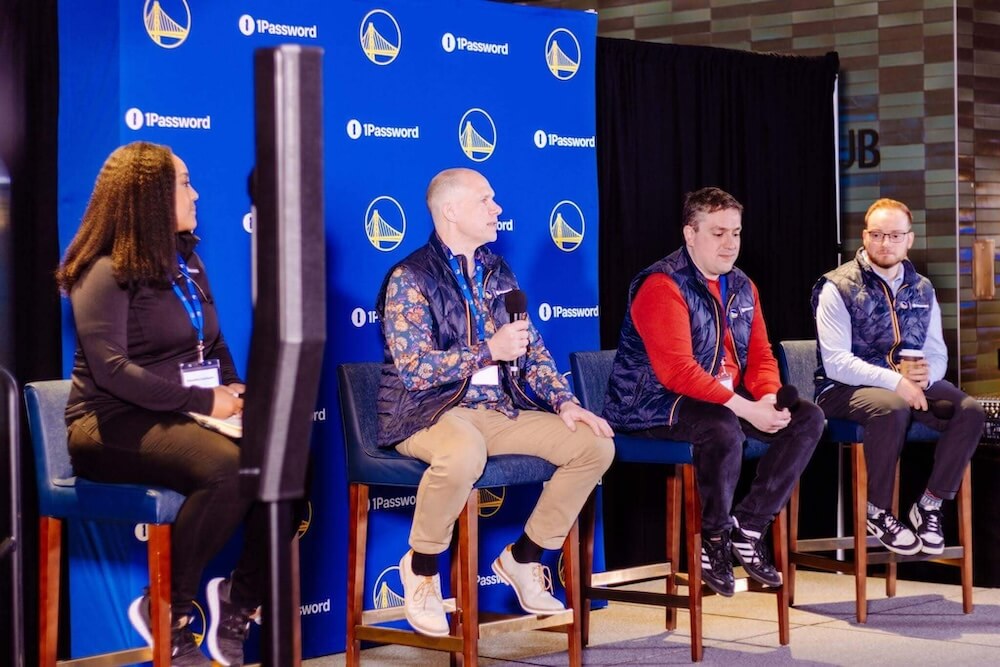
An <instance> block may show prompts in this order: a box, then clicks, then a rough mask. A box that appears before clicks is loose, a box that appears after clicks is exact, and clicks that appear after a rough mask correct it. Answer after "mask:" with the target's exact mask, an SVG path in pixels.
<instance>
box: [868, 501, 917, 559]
mask: <svg viewBox="0 0 1000 667" xmlns="http://www.w3.org/2000/svg"><path fill="white" fill-rule="evenodd" d="M868 532H869V533H870V534H872V535H874V536H875V537H877V538H878V541H879V542H881V543H882V544H883V546H885V548H886V549H888V550H889V551H893V552H895V553H897V554H901V555H903V556H911V555H913V554H915V553H917V552H918V551H920V549H921V548H922V547H923V544H922V543H921V541H920V538H919V537H917V536H916V535H914V534H913V531H912V530H910V529H909V528H907V527H906V526H904V525H903V524H902V523H901V522H900V520H899V519H897V518H896V517H894V516H893V515H892V513H891V512H888V511H886V510H883V509H880V510H878V512H876V513H875V514H869V515H868Z"/></svg>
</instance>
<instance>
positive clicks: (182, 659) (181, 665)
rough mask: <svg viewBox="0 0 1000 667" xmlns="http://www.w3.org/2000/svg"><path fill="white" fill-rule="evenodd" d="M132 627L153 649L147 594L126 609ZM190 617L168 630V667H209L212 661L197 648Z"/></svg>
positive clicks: (174, 624)
mask: <svg viewBox="0 0 1000 667" xmlns="http://www.w3.org/2000/svg"><path fill="white" fill-rule="evenodd" d="M128 619H129V621H131V623H132V627H134V628H135V630H136V632H138V633H139V635H140V636H141V637H142V638H143V640H144V641H145V642H146V643H147V644H148V645H149V647H150V648H153V631H152V628H151V622H150V615H149V593H143V594H142V595H141V596H139V597H137V598H136V599H135V600H133V601H132V604H130V605H129V608H128ZM191 621H192V618H191V617H190V616H181V617H180V618H179V619H177V622H176V623H173V624H172V626H171V628H170V667H211V665H212V661H211V660H209V659H208V658H207V657H205V654H204V653H202V652H201V649H200V648H198V642H197V641H196V640H195V638H194V633H193V632H192V631H191Z"/></svg>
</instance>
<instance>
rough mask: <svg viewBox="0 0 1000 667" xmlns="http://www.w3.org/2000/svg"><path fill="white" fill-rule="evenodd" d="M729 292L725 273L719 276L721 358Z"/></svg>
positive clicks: (727, 326) (724, 353) (727, 322)
mask: <svg viewBox="0 0 1000 667" xmlns="http://www.w3.org/2000/svg"><path fill="white" fill-rule="evenodd" d="M728 294H729V280H728V279H727V277H726V276H725V275H721V276H719V296H720V297H722V322H721V325H722V346H721V349H722V358H723V362H725V357H726V333H727V332H728V331H729V311H728V310H727V306H726V297H727V296H728Z"/></svg>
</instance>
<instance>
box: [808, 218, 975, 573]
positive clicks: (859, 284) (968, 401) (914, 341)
mask: <svg viewBox="0 0 1000 667" xmlns="http://www.w3.org/2000/svg"><path fill="white" fill-rule="evenodd" d="M912 227H913V215H912V214H911V213H910V209H909V208H907V206H906V205H905V204H903V203H902V202H898V201H896V200H894V199H879V200H878V201H876V202H875V203H874V204H872V205H871V206H870V207H869V209H868V212H867V213H866V214H865V229H864V231H863V232H862V241H863V247H862V248H860V249H859V250H858V253H857V255H856V256H855V257H854V259H852V260H851V261H849V262H846V263H845V264H842V265H841V266H839V267H838V268H836V269H834V270H833V271H830V272H829V273H827V274H826V275H824V276H823V277H822V278H820V279H819V281H818V282H817V283H816V285H815V287H813V293H812V304H813V312H814V313H815V315H816V333H817V345H818V347H819V362H820V363H819V369H818V370H817V372H816V378H817V379H816V396H817V398H816V403H817V404H818V405H819V406H820V407H821V408H823V412H824V413H826V416H827V417H836V418H842V419H850V420H852V421H855V422H858V423H860V424H861V425H862V426H863V428H864V452H865V464H866V466H867V468H868V532H869V534H872V535H875V536H876V537H877V538H878V539H879V541H880V542H881V543H882V544H883V545H885V547H886V548H887V549H889V550H890V551H894V552H896V553H899V554H906V555H910V554H915V553H917V552H920V551H923V552H924V553H927V554H940V553H941V552H943V551H944V533H943V530H942V526H941V517H942V513H941V501H942V500H951V499H952V498H954V497H955V493H956V492H957V491H958V486H959V483H960V482H961V479H962V475H963V473H964V471H965V468H966V466H967V465H968V463H969V459H971V458H972V454H973V452H975V449H976V445H977V444H978V443H979V436H980V433H981V432H982V428H983V421H984V419H985V416H984V412H983V409H982V406H980V404H979V402H978V401H976V400H975V399H973V398H970V397H969V396H967V395H966V394H965V393H963V392H962V391H960V390H959V389H957V388H956V387H955V386H954V385H952V384H951V383H950V382H948V381H947V380H945V379H944V374H945V371H946V370H947V366H948V350H947V348H946V347H945V344H944V338H943V336H942V333H941V308H940V307H939V306H938V302H937V298H936V297H935V295H934V287H933V285H931V282H930V281H929V280H928V279H927V278H925V277H924V276H922V275H920V274H919V273H917V271H916V269H915V268H914V266H913V264H912V263H911V262H910V260H909V259H907V258H906V252H907V250H909V249H910V247H911V246H912V245H913V229H912ZM904 350H905V351H907V353H908V354H907V356H912V357H914V358H917V359H916V360H913V361H910V360H906V361H904V360H903V359H901V352H902V351H904ZM946 401H947V402H949V403H950V404H951V405H952V406H954V412H953V413H952V414H950V416H949V413H951V410H950V409H948V408H943V409H934V410H929V409H928V407H929V405H930V407H932V408H933V407H934V405H935V403H937V405H938V406H946V405H947V404H946V403H945V402H946ZM935 413H936V414H935ZM911 420H917V421H918V422H920V423H922V424H925V425H927V426H929V427H931V428H932V429H934V430H936V431H939V432H940V433H941V437H940V438H939V440H938V443H937V449H936V450H935V453H934V464H933V467H932V469H931V474H930V478H929V479H928V481H927V487H926V490H925V491H924V493H923V495H922V496H921V497H920V498H919V499H918V500H917V501H916V502H915V503H914V504H913V505H912V507H911V508H910V511H909V520H910V526H912V528H913V529H912V530H911V529H910V527H909V526H907V525H905V524H904V523H902V522H901V521H900V520H899V519H898V518H896V517H895V516H893V514H892V512H891V511H890V510H889V508H890V507H891V502H892V489H893V484H894V482H895V475H896V462H897V460H898V459H899V454H900V452H901V451H902V449H903V443H904V441H905V438H906V430H907V428H908V427H909V425H910V421H911Z"/></svg>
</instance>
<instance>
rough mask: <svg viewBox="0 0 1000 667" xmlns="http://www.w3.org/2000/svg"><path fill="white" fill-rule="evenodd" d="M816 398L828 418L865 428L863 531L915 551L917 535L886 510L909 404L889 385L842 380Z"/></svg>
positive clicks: (893, 547) (902, 549) (892, 547)
mask: <svg viewBox="0 0 1000 667" xmlns="http://www.w3.org/2000/svg"><path fill="white" fill-rule="evenodd" d="M816 403H817V404H818V405H819V406H820V407H821V408H822V409H823V412H824V413H826V416H827V417H834V418H840V419H850V420H851V421H855V422H858V423H859V424H861V425H862V427H863V429H864V451H865V467H866V468H867V469H868V532H870V533H871V534H872V535H875V536H876V537H877V538H878V539H879V541H880V542H882V544H883V545H884V546H885V547H886V548H887V549H889V550H890V551H894V552H896V553H899V554H904V555H909V554H915V553H917V552H918V551H920V549H921V546H922V545H921V543H920V539H919V538H918V537H917V536H916V535H915V534H914V533H913V531H911V530H910V529H909V528H907V527H906V526H905V525H903V524H902V523H901V522H900V521H899V519H897V518H896V517H895V516H894V515H893V514H892V512H890V511H889V508H890V507H891V505H892V489H893V486H894V485H895V481H896V462H897V461H898V460H899V454H900V452H902V451H903V443H904V442H905V440H906V429H907V428H909V425H910V419H911V415H912V413H913V410H912V409H911V408H910V406H909V404H908V403H907V402H906V401H905V400H903V397H902V396H900V395H899V394H897V393H896V392H894V391H889V390H888V389H882V388H879V387H851V386H842V385H838V386H835V387H832V388H830V389H828V390H826V391H824V392H823V393H822V394H820V395H819V398H817V400H816Z"/></svg>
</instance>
